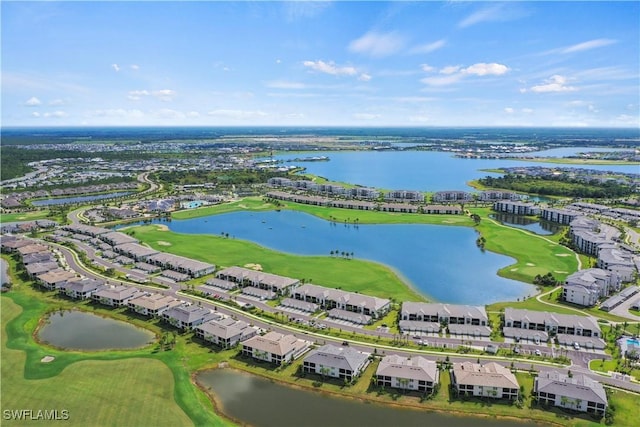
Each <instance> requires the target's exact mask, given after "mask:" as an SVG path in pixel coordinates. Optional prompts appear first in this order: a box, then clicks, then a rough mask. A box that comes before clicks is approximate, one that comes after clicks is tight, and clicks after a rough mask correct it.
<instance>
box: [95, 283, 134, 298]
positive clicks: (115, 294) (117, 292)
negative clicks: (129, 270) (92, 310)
mask: <svg viewBox="0 0 640 427" xmlns="http://www.w3.org/2000/svg"><path fill="white" fill-rule="evenodd" d="M143 293H144V292H142V291H141V290H140V289H138V288H134V287H131V286H105V287H104V288H102V289H100V290H98V291H97V292H95V293H94V295H95V296H97V297H101V298H109V299H113V300H122V299H125V298H131V297H132V296H138V295H142V294H143Z"/></svg>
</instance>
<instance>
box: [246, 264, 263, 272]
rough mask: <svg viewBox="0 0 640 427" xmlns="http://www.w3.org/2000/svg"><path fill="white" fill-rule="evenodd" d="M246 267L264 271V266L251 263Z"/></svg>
mask: <svg viewBox="0 0 640 427" xmlns="http://www.w3.org/2000/svg"><path fill="white" fill-rule="evenodd" d="M244 267H245V268H250V269H252V270H257V271H262V266H261V265H260V264H253V263H249V264H245V265H244Z"/></svg>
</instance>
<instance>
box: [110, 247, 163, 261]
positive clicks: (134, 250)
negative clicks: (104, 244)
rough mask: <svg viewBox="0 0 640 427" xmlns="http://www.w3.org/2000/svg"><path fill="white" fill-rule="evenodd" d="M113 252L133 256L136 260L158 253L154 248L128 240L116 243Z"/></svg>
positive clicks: (142, 259)
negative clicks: (119, 243)
mask: <svg viewBox="0 0 640 427" xmlns="http://www.w3.org/2000/svg"><path fill="white" fill-rule="evenodd" d="M113 251H114V252H117V253H119V254H121V255H125V256H128V257H129V258H133V259H134V260H136V261H144V260H145V259H147V257H149V256H151V255H155V254H157V253H158V251H156V250H155V249H151V248H150V247H148V246H144V245H141V244H140V243H135V242H130V243H123V244H121V245H117V246H115V247H114V248H113Z"/></svg>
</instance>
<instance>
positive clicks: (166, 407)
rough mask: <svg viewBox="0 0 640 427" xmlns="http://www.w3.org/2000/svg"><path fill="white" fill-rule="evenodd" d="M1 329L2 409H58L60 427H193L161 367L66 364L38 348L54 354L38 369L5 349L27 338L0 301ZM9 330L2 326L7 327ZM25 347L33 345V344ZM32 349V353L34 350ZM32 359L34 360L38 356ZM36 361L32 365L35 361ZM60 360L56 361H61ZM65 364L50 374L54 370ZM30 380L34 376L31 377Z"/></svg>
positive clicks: (136, 362) (152, 363) (130, 361)
mask: <svg viewBox="0 0 640 427" xmlns="http://www.w3.org/2000/svg"><path fill="white" fill-rule="evenodd" d="M0 301H1V304H2V324H3V325H4V326H5V327H6V329H7V330H6V333H5V334H3V336H2V371H1V372H2V409H3V410H5V409H34V410H38V409H47V410H51V409H57V410H59V411H62V410H63V409H65V410H67V411H69V420H68V421H65V425H77V426H90V425H100V426H109V425H112V426H118V425H128V426H134V425H135V426H161V425H166V426H177V425H180V426H187V425H193V422H192V421H191V420H190V419H189V417H188V416H187V414H185V412H184V411H183V410H182V409H181V408H180V406H178V405H177V404H176V402H175V400H174V379H173V375H172V372H171V370H170V369H169V368H168V367H167V366H166V365H165V364H164V363H162V362H160V361H158V360H153V359H144V358H136V357H134V358H125V359H121V360H78V361H77V362H75V363H68V362H67V361H66V360H64V357H63V355H60V354H59V352H57V351H56V352H51V351H47V350H46V349H38V350H36V351H38V353H40V354H41V355H44V354H50V353H51V354H55V356H56V360H54V361H53V362H51V363H50V364H49V365H51V368H50V369H46V370H41V369H39V367H38V366H37V365H43V364H42V363H41V362H40V361H39V359H37V358H33V357H31V358H30V360H28V361H27V355H26V353H25V352H24V351H22V350H17V349H13V347H15V344H12V345H11V347H12V348H8V346H7V341H8V340H9V339H11V341H14V340H21V341H23V342H24V341H27V340H30V339H29V338H27V337H28V336H26V335H23V336H22V337H16V336H15V330H14V328H15V326H17V323H19V321H18V322H16V321H14V322H11V323H9V321H10V320H11V319H15V318H16V317H18V316H19V315H20V313H21V312H22V310H21V308H20V306H19V305H18V304H16V303H15V302H13V301H12V300H11V299H10V298H8V297H2V298H1V299H0ZM8 323H9V325H11V326H13V328H10V327H8V325H7V324H8ZM25 344H26V345H30V346H35V344H33V343H25ZM34 350H35V349H34ZM40 354H39V355H38V357H39V356H40ZM36 359H37V360H36ZM61 359H62V360H61ZM56 364H60V365H65V366H64V367H62V368H61V369H60V372H59V373H58V374H56V375H53V376H49V375H48V373H49V372H47V371H49V370H51V371H56V370H58V369H56V367H55V365H56ZM34 377H37V379H36V378H34ZM3 425H6V426H11V425H16V426H17V425H21V426H22V425H43V422H42V421H33V422H24V421H21V422H17V421H15V422H12V421H7V420H4V421H3Z"/></svg>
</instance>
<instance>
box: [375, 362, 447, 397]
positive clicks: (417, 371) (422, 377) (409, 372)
mask: <svg viewBox="0 0 640 427" xmlns="http://www.w3.org/2000/svg"><path fill="white" fill-rule="evenodd" d="M439 381H440V372H439V371H438V366H437V365H436V362H434V361H433V360H427V359H426V358H424V357H422V356H412V357H404V356H400V355H397V354H392V355H389V356H385V357H383V358H382V360H381V361H380V364H379V365H378V369H377V370H376V384H377V385H379V386H382V387H391V388H398V389H401V390H412V391H419V392H424V393H427V394H428V393H431V392H432V391H433V388H434V386H435V385H436V384H438V382H439Z"/></svg>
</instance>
